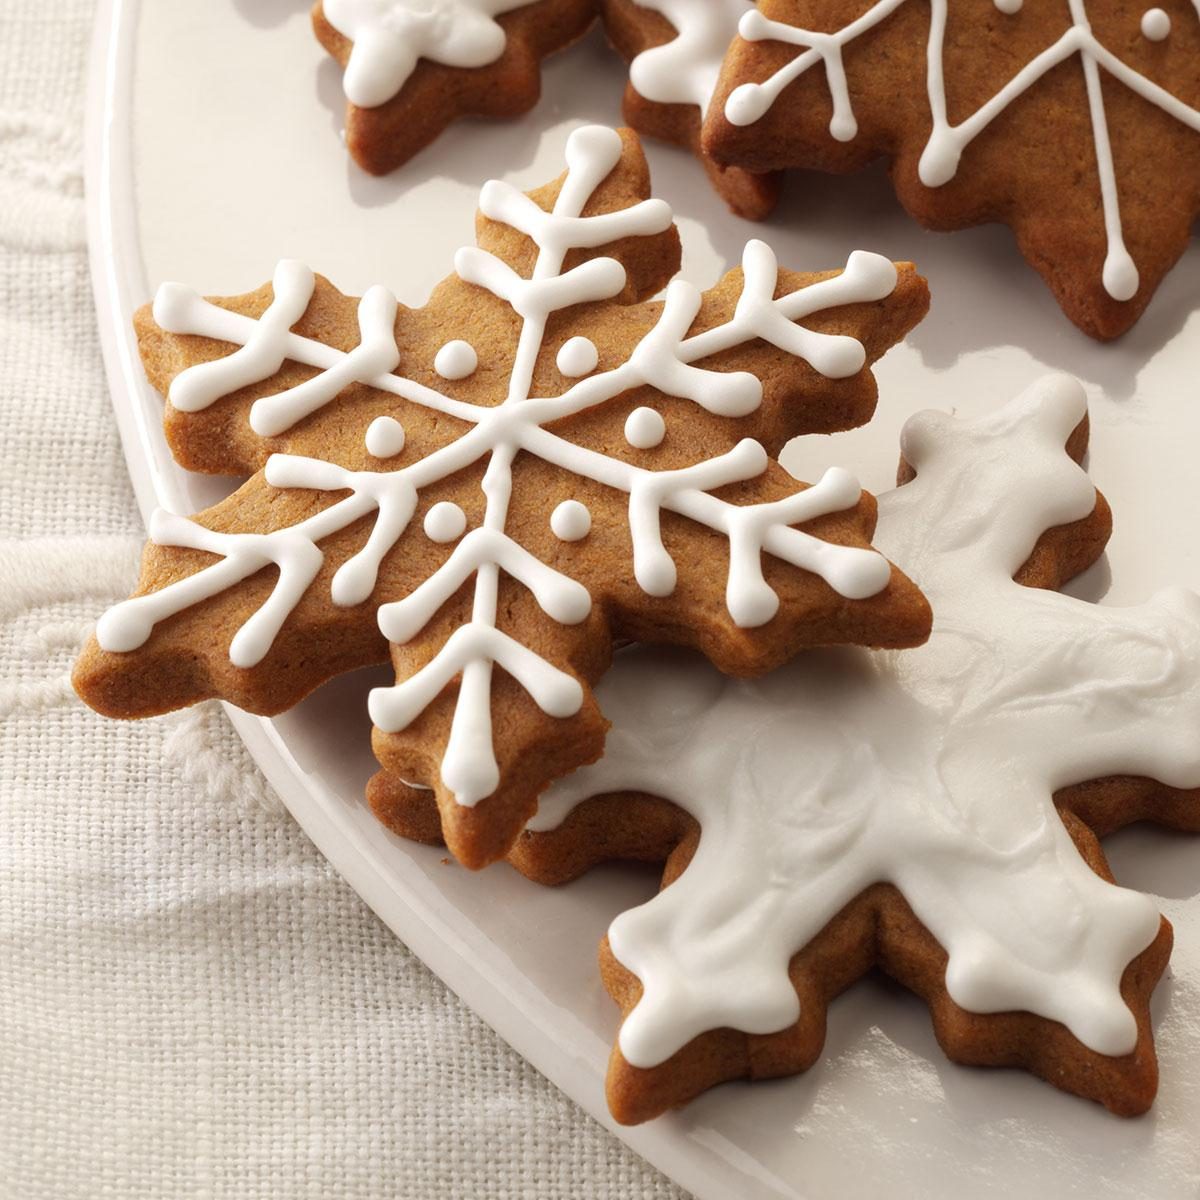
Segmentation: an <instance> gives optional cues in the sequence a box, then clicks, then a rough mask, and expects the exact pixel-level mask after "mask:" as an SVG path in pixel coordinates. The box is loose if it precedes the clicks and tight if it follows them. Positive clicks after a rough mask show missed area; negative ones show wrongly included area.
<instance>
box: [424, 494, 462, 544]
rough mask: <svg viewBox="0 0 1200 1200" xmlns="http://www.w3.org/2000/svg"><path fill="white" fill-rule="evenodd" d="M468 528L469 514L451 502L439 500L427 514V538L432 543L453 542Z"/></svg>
mask: <svg viewBox="0 0 1200 1200" xmlns="http://www.w3.org/2000/svg"><path fill="white" fill-rule="evenodd" d="M466 527H467V514H466V513H465V512H463V510H462V509H461V508H459V507H458V505H457V504H454V503H453V502H452V501H450V500H439V501H438V502H437V504H435V505H434V506H433V507H432V508H431V509H430V510H429V511H428V512H427V513H426V514H425V536H426V537H427V538H429V540H430V541H431V542H453V541H455V540H456V539H458V538H460V537H462V535H463V530H464V529H466Z"/></svg>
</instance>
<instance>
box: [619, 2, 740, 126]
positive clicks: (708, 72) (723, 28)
mask: <svg viewBox="0 0 1200 1200" xmlns="http://www.w3.org/2000/svg"><path fill="white" fill-rule="evenodd" d="M637 4H638V5H639V6H640V7H641V8H647V9H651V10H653V11H654V12H657V13H659V14H661V15H662V16H663V17H665V18H666V19H667V20H668V21H669V22H670V23H671V24H672V25H673V26H674V27H675V30H676V35H675V37H674V38H672V39H671V41H669V42H664V43H663V44H662V45H661V46H653V47H651V48H650V49H649V50H643V51H642V52H641V54H639V55H637V56H636V57H635V58H634V60H633V61H632V62H631V63H630V64H629V81H630V83H632V84H633V87H634V90H635V91H636V92H637V93H638V95H640V96H644V97H645V98H646V99H647V100H653V101H655V102H657V103H659V104H690V105H693V106H694V107H696V108H698V109H699V110H700V114H701V116H703V115H704V114H705V113H707V112H708V106H709V103H710V102H711V100H712V97H713V93H714V92H715V91H716V88H717V77H718V76H719V75H720V73H721V64H722V63H723V62H724V60H725V52H726V50H728V49H729V45H730V43H731V42H732V41H733V39H734V37H735V36H736V35H737V31H738V21H739V20H740V19H741V18H742V17H743V16H744V15H745V14H746V13H747V12H748V11H750V10H752V9H753V0H703V3H700V4H697V3H696V2H695V0H637Z"/></svg>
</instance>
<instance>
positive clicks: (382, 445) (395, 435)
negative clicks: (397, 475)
mask: <svg viewBox="0 0 1200 1200" xmlns="http://www.w3.org/2000/svg"><path fill="white" fill-rule="evenodd" d="M364 440H365V442H366V445H367V451H368V452H369V453H370V454H372V455H374V457H375V458H394V457H395V456H396V455H397V454H399V453H400V451H401V450H403V449H404V426H403V425H401V424H400V422H399V421H397V420H396V418H395V417H376V418H375V420H373V421H372V422H371V424H370V425H368V426H367V436H366V438H365V439H364Z"/></svg>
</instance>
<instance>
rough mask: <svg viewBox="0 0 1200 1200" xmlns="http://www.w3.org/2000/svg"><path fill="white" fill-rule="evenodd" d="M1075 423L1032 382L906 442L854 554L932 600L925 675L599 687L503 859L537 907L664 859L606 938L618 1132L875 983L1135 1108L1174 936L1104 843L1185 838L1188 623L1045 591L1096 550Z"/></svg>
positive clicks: (954, 1050) (1069, 401)
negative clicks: (1116, 878) (659, 875)
mask: <svg viewBox="0 0 1200 1200" xmlns="http://www.w3.org/2000/svg"><path fill="white" fill-rule="evenodd" d="M1086 413H1087V407H1086V401H1085V397H1084V393H1083V390H1082V388H1081V387H1080V386H1079V385H1078V384H1077V383H1075V382H1074V381H1073V380H1070V379H1068V378H1066V377H1063V376H1055V377H1050V378H1048V379H1045V380H1043V381H1042V382H1040V383H1038V384H1036V385H1035V386H1034V387H1032V388H1031V389H1030V390H1029V391H1028V392H1026V393H1025V394H1024V395H1022V396H1020V397H1018V398H1017V399H1015V400H1013V401H1012V402H1011V403H1009V404H1008V405H1007V406H1005V407H1003V408H1001V409H1000V410H998V411H997V412H994V413H993V414H991V415H988V416H984V417H980V418H976V419H972V420H965V419H956V418H953V417H950V416H948V415H945V414H943V413H936V412H930V413H922V414H920V415H918V416H917V417H914V418H913V419H912V420H911V421H909V423H908V425H907V426H906V428H905V431H904V436H903V455H904V462H905V470H904V475H903V477H911V476H912V475H913V473H914V472H915V478H913V479H912V481H911V482H909V483H906V484H905V485H904V486H902V487H900V488H898V489H897V490H896V491H893V492H889V493H887V494H885V495H883V496H881V497H880V500H879V509H880V517H879V526H878V529H877V533H876V540H877V543H878V545H879V546H880V547H881V548H883V549H884V550H885V551H886V552H887V553H889V554H892V555H895V556H896V557H897V558H898V559H900V560H901V561H903V562H905V563H907V564H908V565H909V566H910V567H911V569H912V571H913V573H914V576H915V578H916V579H917V580H919V582H920V583H921V585H922V587H923V588H924V589H925V590H926V594H927V595H928V597H929V599H930V602H931V604H932V606H933V610H934V627H933V632H932V634H931V636H930V639H929V641H928V642H927V643H926V644H925V645H924V646H922V647H920V648H918V649H916V650H912V651H907V652H905V653H901V654H895V653H891V652H886V651H885V652H875V653H870V652H864V651H859V650H842V651H829V652H823V653H819V654H813V655H807V656H804V657H803V658H800V659H797V660H795V661H794V662H792V663H790V664H789V665H787V666H785V667H783V668H782V669H780V670H779V671H776V672H774V673H773V674H771V675H768V676H765V677H764V678H762V679H758V680H750V681H746V680H734V679H726V678H722V677H721V676H720V675H718V674H717V673H716V672H714V671H713V670H712V669H711V667H709V666H708V665H707V664H705V663H704V662H703V661H702V660H701V659H699V658H698V657H696V656H694V655H688V654H685V653H682V652H678V651H671V652H667V651H655V650H649V649H644V650H636V651H632V652H629V653H627V654H625V655H623V656H621V657H619V658H618V661H617V663H616V664H615V665H614V667H613V670H612V671H611V672H610V673H609V675H608V676H607V677H606V678H605V680H604V682H603V683H602V684H601V686H600V688H599V695H600V697H601V702H602V703H603V705H604V709H605V712H606V713H607V714H608V716H609V718H610V719H611V720H612V722H613V728H612V730H611V732H610V734H609V738H608V743H607V747H606V751H605V756H604V758H603V759H602V760H601V761H600V762H598V763H596V764H595V765H594V766H590V767H586V768H584V769H583V770H581V771H579V772H577V773H575V774H574V775H572V776H570V777H569V778H568V779H565V780H562V781H560V782H559V783H558V784H556V785H555V786H554V788H552V789H551V790H550V792H549V793H548V794H547V796H546V797H544V798H543V801H542V804H541V807H540V809H539V811H538V814H537V816H536V818H535V819H534V820H533V821H532V822H531V823H530V825H529V830H530V832H529V833H528V834H527V835H526V837H525V838H524V839H523V840H522V842H520V843H518V845H517V847H516V848H515V849H514V852H513V858H514V861H515V862H516V863H517V865H518V866H520V867H521V868H522V869H523V870H525V871H526V872H527V873H528V874H531V875H533V876H534V877H536V878H541V879H544V880H546V881H551V882H557V881H560V880H562V879H563V878H565V877H569V876H571V875H573V874H577V873H579V872H580V871H581V870H583V869H585V868H586V866H587V865H589V864H590V863H591V862H594V861H597V860H599V859H602V858H608V857H638V858H651V859H654V858H657V859H659V860H662V859H665V858H666V857H667V856H668V855H670V856H671V858H670V868H669V876H668V879H667V880H666V881H667V882H670V886H669V887H666V888H665V889H664V890H663V891H662V892H660V893H659V895H658V896H656V897H655V898H654V899H653V900H651V901H649V903H647V904H644V905H642V906H641V907H639V908H636V909H633V910H631V911H629V912H626V913H623V914H621V915H620V916H619V917H617V919H616V920H615V921H614V922H613V923H612V926H611V927H610V930H609V934H608V940H607V946H606V952H605V959H604V973H605V980H606V983H607V984H608V986H609V988H610V991H612V993H613V994H614V996H615V997H616V998H617V999H618V1001H619V1002H620V1003H621V1005H622V1008H623V1009H624V1012H625V1020H624V1023H623V1025H622V1027H621V1032H620V1037H619V1042H618V1045H619V1049H620V1053H619V1054H618V1055H616V1056H615V1057H614V1060H613V1064H612V1068H611V1074H610V1079H609V1097H610V1101H611V1103H612V1105H613V1109H614V1113H615V1114H616V1116H617V1118H618V1119H619V1120H623V1121H637V1120H643V1119H645V1118H647V1117H650V1116H654V1115H656V1113H657V1112H659V1111H662V1109H663V1108H665V1107H667V1106H669V1105H671V1104H675V1103H679V1102H681V1101H682V1100H685V1099H687V1098H688V1097H689V1096H691V1095H694V1094H696V1092H698V1091H700V1090H703V1088H705V1087H708V1086H711V1085H712V1084H714V1083H717V1082H720V1081H721V1079H724V1078H732V1077H736V1076H741V1075H751V1076H770V1075H775V1074H783V1073H788V1072H793V1071H798V1070H803V1069H806V1068H807V1067H808V1066H810V1065H811V1064H812V1063H813V1062H814V1061H815V1060H816V1058H817V1057H818V1055H819V1053H820V1049H821V1044H822V1040H823V1037H824V1023H825V1007H826V1004H827V1003H828V1000H829V999H830V998H831V997H832V996H833V995H835V994H837V992H839V991H841V990H842V988H844V987H846V986H847V985H849V984H850V983H851V982H853V980H854V979H856V978H858V976H860V975H861V974H863V973H864V972H865V971H866V970H868V969H869V968H870V967H871V966H873V965H878V966H880V967H882V968H883V969H884V970H885V971H887V972H889V973H891V974H892V975H894V976H895V977H896V978H897V979H899V980H900V981H901V982H902V983H905V984H906V985H907V986H909V987H911V988H913V989H914V990H915V991H917V992H918V993H919V994H921V995H922V996H923V997H924V998H925V999H926V1000H927V1002H928V1003H929V1005H930V1008H931V1011H932V1015H933V1018H934V1024H935V1028H936V1031H937V1034H938V1039H939V1041H940V1042H941V1043H942V1045H943V1046H944V1047H945V1049H946V1050H947V1052H948V1053H950V1055H951V1056H952V1057H954V1058H956V1059H958V1060H959V1061H962V1062H968V1063H979V1064H987V1063H992V1064H998V1065H1021V1066H1024V1067H1026V1068H1027V1069H1029V1070H1031V1071H1034V1072H1036V1073H1037V1074H1040V1075H1042V1076H1044V1077H1045V1078H1047V1079H1049V1080H1050V1081H1051V1082H1053V1083H1055V1084H1056V1085H1057V1086H1059V1087H1062V1088H1065V1089H1066V1090H1068V1091H1073V1092H1077V1093H1078V1094H1080V1095H1083V1096H1087V1097H1090V1098H1091V1099H1094V1100H1097V1101H1099V1102H1101V1103H1103V1104H1105V1105H1106V1106H1108V1107H1109V1108H1110V1109H1112V1110H1113V1111H1114V1112H1117V1113H1123V1114H1133V1113H1138V1112H1142V1111H1144V1110H1145V1109H1146V1108H1147V1107H1148V1106H1149V1104H1150V1102H1151V1100H1152V1099H1153V1096H1154V1090H1155V1087H1156V1084H1157V1072H1156V1069H1155V1064H1154V1052H1153V1044H1152V1041H1151V1033H1150V1022H1149V1015H1148V1002H1149V995H1150V992H1151V990H1152V989H1153V986H1154V984H1155V982H1156V981H1157V979H1158V976H1159V975H1160V974H1161V972H1162V970H1163V968H1164V966H1165V963H1166V957H1167V954H1168V952H1169V948H1170V928H1169V926H1168V925H1167V924H1166V922H1165V920H1163V919H1162V918H1161V917H1160V915H1159V913H1158V910H1157V906H1156V904H1155V903H1154V901H1153V899H1151V898H1150V897H1148V896H1144V895H1142V894H1140V893H1138V892H1134V891H1129V890H1126V889H1124V888H1121V887H1119V886H1117V885H1115V884H1114V883H1113V882H1112V881H1111V877H1110V876H1109V875H1108V870H1107V867H1106V865H1105V862H1104V857H1103V854H1102V852H1101V851H1100V848H1099V843H1098V842H1097V840H1096V835H1097V834H1100V835H1103V834H1105V833H1108V832H1109V831H1111V830H1112V829H1115V828H1118V827H1120V826H1121V825H1124V824H1128V823H1130V822H1132V821H1137V820H1142V819H1149V820H1157V821H1161V822H1163V823H1164V824H1167V825H1170V826H1172V827H1175V828H1187V829H1200V596H1197V595H1196V594H1195V593H1193V592H1190V591H1185V590H1183V589H1182V588H1179V589H1173V590H1168V591H1164V592H1161V593H1159V594H1158V595H1156V596H1154V597H1153V598H1151V599H1150V600H1149V601H1148V602H1147V603H1145V604H1142V605H1139V606H1136V607H1129V608H1116V607H1109V606H1103V605H1095V604H1089V603H1086V602H1084V601H1082V600H1078V599H1075V598H1073V597H1070V596H1066V595H1063V594H1061V593H1059V592H1057V591H1055V590H1053V589H1054V588H1056V587H1058V586H1059V585H1061V583H1063V582H1064V581H1065V580H1066V579H1068V578H1069V577H1070V576H1072V575H1074V574H1076V573H1078V572H1079V571H1080V570H1082V569H1084V568H1085V567H1086V566H1087V565H1089V564H1090V563H1091V562H1092V561H1094V560H1095V559H1096V558H1097V557H1098V556H1099V555H1100V553H1101V552H1102V551H1103V547H1104V543H1105V541H1106V540H1107V536H1108V533H1109V530H1110V528H1111V519H1110V517H1109V512H1108V508H1107V505H1106V504H1105V502H1104V500H1103V498H1102V497H1100V496H1099V494H1098V493H1097V492H1096V490H1095V488H1094V486H1093V485H1092V483H1091V481H1090V480H1089V478H1088V476H1087V474H1086V473H1085V472H1084V471H1083V469H1082V468H1081V467H1080V466H1079V465H1078V464H1077V462H1076V459H1077V458H1079V457H1080V456H1082V453H1083V451H1084V449H1085V444H1086V424H1085V418H1086ZM1068 450H1069V451H1070V452H1068ZM651 797H658V798H661V799H651Z"/></svg>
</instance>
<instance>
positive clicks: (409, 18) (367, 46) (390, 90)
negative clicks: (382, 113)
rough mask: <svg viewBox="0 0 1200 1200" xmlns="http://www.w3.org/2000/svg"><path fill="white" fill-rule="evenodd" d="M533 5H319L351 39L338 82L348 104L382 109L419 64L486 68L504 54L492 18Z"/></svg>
mask: <svg viewBox="0 0 1200 1200" xmlns="http://www.w3.org/2000/svg"><path fill="white" fill-rule="evenodd" d="M529 3H532V0H323V3H322V6H321V7H322V10H323V11H324V13H325V19H326V20H327V21H328V22H329V24H330V25H332V26H333V27H334V29H336V30H337V31H338V33H340V34H342V35H343V36H344V37H346V38H349V40H350V41H351V42H352V43H353V44H352V46H351V48H350V61H349V62H348V63H347V64H346V70H345V73H344V75H343V77H342V90H343V91H344V92H345V94H346V99H347V100H349V101H350V102H351V103H352V104H357V105H358V106H359V107H360V108H376V107H378V106H379V105H381V104H386V103H387V102H388V101H389V100H390V99H391V98H392V97H393V96H395V95H396V94H397V93H398V92H399V91H400V89H401V88H402V87H403V86H404V85H405V83H407V82H408V78H409V76H410V75H411V74H412V73H413V70H414V69H415V68H416V65H417V62H418V61H419V60H420V59H422V58H425V59H429V60H430V61H431V62H436V63H441V64H442V65H443V66H447V67H485V66H487V65H488V64H489V63H494V62H495V61H496V60H497V59H498V58H500V56H501V55H502V54H503V53H504V47H505V43H506V37H505V33H504V28H503V26H501V25H500V24H499V23H498V22H497V21H496V17H498V16H500V15H501V14H502V13H506V12H511V11H512V10H513V9H515V8H522V7H523V6H525V5H526V4H529Z"/></svg>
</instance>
